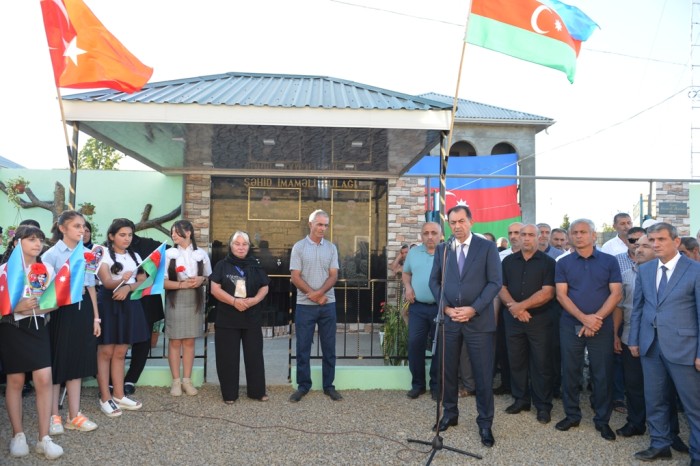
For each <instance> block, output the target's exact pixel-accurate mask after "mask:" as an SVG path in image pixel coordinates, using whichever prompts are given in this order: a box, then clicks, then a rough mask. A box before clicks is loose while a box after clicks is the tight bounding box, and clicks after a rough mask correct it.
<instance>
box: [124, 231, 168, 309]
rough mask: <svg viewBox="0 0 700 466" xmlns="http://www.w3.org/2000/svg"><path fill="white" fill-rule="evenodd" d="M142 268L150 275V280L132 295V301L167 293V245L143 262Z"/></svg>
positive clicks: (161, 246) (159, 248)
mask: <svg viewBox="0 0 700 466" xmlns="http://www.w3.org/2000/svg"><path fill="white" fill-rule="evenodd" d="M141 268H142V269H143V271H144V272H146V274H148V278H146V280H144V281H143V283H141V284H140V285H139V286H138V288H136V289H135V290H134V291H133V293H131V299H132V300H136V299H141V298H142V297H143V296H149V295H152V294H162V293H163V291H165V288H164V283H165V243H163V244H161V245H160V246H158V249H156V250H155V251H153V252H152V253H151V254H149V255H148V257H147V258H146V260H144V261H143V262H141Z"/></svg>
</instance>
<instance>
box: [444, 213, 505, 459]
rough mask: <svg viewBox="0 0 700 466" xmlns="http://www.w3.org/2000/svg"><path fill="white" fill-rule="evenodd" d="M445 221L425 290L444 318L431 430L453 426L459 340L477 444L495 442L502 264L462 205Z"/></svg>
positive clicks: (455, 413)
mask: <svg viewBox="0 0 700 466" xmlns="http://www.w3.org/2000/svg"><path fill="white" fill-rule="evenodd" d="M447 218H448V221H449V224H450V228H451V229H452V233H453V235H454V238H451V239H450V240H449V241H448V242H447V243H443V244H440V245H438V246H437V248H436V250H435V259H434V262H433V270H432V271H431V273H430V290H431V291H432V293H433V296H434V297H435V300H436V301H437V302H438V303H439V304H440V306H442V309H443V310H444V314H445V321H444V326H443V332H444V338H442V337H443V335H440V337H441V338H440V345H441V346H442V348H439V349H438V353H441V354H442V355H443V356H444V357H443V359H442V361H444V373H445V383H444V392H443V393H444V399H443V402H442V406H443V409H444V413H443V417H442V419H441V420H440V422H439V423H438V425H436V426H435V427H434V428H435V429H436V430H439V431H444V430H446V429H447V428H448V427H450V426H456V425H457V421H458V418H459V410H458V408H457V401H458V395H457V391H458V390H457V372H458V365H459V353H460V347H461V345H462V341H465V342H466V344H467V350H468V352H469V354H470V356H471V366H472V372H473V374H474V380H475V383H476V409H477V412H478V416H477V418H476V423H477V425H478V426H479V435H480V436H481V443H482V444H484V445H485V446H487V447H492V446H493V444H494V443H495V440H494V438H493V433H492V432H491V424H492V423H493V411H494V405H493V386H492V383H493V365H494V354H495V343H496V340H495V338H496V316H495V314H494V309H493V300H494V298H495V297H496V296H497V295H498V292H499V291H500V289H501V284H502V279H501V261H500V259H499V257H498V251H497V250H496V245H495V244H494V243H492V242H491V241H488V240H486V239H484V238H481V237H478V236H475V235H473V234H472V233H471V226H472V214H471V211H470V210H469V208H468V207H467V206H464V205H458V206H455V207H453V208H452V209H450V211H449V212H448V213H447Z"/></svg>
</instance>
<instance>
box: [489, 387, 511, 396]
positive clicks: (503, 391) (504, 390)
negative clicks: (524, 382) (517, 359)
mask: <svg viewBox="0 0 700 466" xmlns="http://www.w3.org/2000/svg"><path fill="white" fill-rule="evenodd" d="M493 394H494V395H510V388H508V387H504V386H503V385H501V386H500V387H496V388H494V389H493Z"/></svg>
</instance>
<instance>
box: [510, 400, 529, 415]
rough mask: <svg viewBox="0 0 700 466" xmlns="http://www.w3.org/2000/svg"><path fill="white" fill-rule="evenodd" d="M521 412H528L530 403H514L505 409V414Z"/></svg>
mask: <svg viewBox="0 0 700 466" xmlns="http://www.w3.org/2000/svg"><path fill="white" fill-rule="evenodd" d="M521 411H530V403H525V402H524V401H516V402H515V403H513V404H512V405H510V406H508V407H507V408H506V413H508V414H518V413H519V412H521Z"/></svg>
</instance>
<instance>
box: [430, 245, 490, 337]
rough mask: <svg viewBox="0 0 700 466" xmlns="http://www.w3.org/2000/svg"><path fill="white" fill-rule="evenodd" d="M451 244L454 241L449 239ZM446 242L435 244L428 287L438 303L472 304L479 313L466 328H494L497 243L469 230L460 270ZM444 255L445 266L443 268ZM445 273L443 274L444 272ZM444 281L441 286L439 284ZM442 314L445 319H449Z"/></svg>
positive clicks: (452, 304) (453, 253) (475, 329)
mask: <svg viewBox="0 0 700 466" xmlns="http://www.w3.org/2000/svg"><path fill="white" fill-rule="evenodd" d="M452 244H454V243H452ZM446 247H447V243H441V244H438V246H437V248H436V249H435V256H434V260H433V269H432V271H431V272H430V291H431V292H432V293H433V296H434V297H435V300H436V301H437V302H438V303H440V302H441V301H440V296H441V292H442V293H443V294H444V300H443V301H442V304H443V305H444V306H449V307H460V306H471V307H473V308H474V309H475V310H476V312H477V314H478V316H477V317H474V318H473V319H471V320H470V321H469V322H468V325H467V328H468V329H469V330H471V331H475V332H495V331H496V316H495V314H494V311H493V299H494V298H495V297H496V296H497V295H498V292H499V291H500V290H501V285H502V284H503V280H502V278H501V260H500V258H499V257H498V250H497V249H496V244H495V243H493V242H492V241H489V240H487V239H484V238H481V237H479V236H476V235H474V234H472V239H471V242H470V244H469V250H468V252H467V257H466V260H465V262H464V268H463V270H462V273H461V274H460V273H459V266H458V265H457V257H456V254H455V251H454V250H453V249H452V248H449V250H448V251H447V254H446V256H445V248H446ZM443 259H444V260H445V263H444V270H443ZM443 274H444V276H443ZM443 284H444V287H443V286H442V285H443ZM449 319H450V318H449V317H448V316H445V320H446V321H447V320H449Z"/></svg>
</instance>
